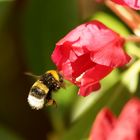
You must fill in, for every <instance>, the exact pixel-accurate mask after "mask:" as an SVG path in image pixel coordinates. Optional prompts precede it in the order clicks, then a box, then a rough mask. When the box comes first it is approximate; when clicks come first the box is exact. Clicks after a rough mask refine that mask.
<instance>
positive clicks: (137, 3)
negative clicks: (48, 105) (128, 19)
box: [112, 0, 140, 10]
mask: <svg viewBox="0 0 140 140" xmlns="http://www.w3.org/2000/svg"><path fill="white" fill-rule="evenodd" d="M112 1H113V2H115V3H117V4H120V5H123V6H129V7H131V8H134V9H137V10H139V9H140V0H112Z"/></svg>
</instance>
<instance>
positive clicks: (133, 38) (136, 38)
mask: <svg viewBox="0 0 140 140" xmlns="http://www.w3.org/2000/svg"><path fill="white" fill-rule="evenodd" d="M125 40H126V42H128V41H129V42H140V37H139V36H135V35H131V36H128V37H125Z"/></svg>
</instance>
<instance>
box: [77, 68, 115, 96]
mask: <svg viewBox="0 0 140 140" xmlns="http://www.w3.org/2000/svg"><path fill="white" fill-rule="evenodd" d="M112 70H113V69H112V68H110V67H106V66H103V65H95V66H94V67H93V68H91V69H90V70H87V71H86V72H85V73H84V74H83V76H82V77H81V80H80V84H79V86H80V90H79V92H78V94H79V95H82V96H87V95H89V94H90V93H91V92H92V91H95V90H97V89H99V88H100V85H99V81H100V80H101V79H103V78H104V77H105V76H106V75H108V74H109V73H110V72H111V71H112Z"/></svg>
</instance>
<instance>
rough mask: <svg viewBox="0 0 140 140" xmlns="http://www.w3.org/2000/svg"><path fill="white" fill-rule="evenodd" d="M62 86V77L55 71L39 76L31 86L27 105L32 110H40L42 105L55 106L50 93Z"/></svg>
mask: <svg viewBox="0 0 140 140" xmlns="http://www.w3.org/2000/svg"><path fill="white" fill-rule="evenodd" d="M62 86H63V77H62V76H61V75H60V74H59V73H58V72H57V71H55V70H50V71H47V72H45V73H44V74H43V75H41V76H39V78H38V80H37V81H36V82H35V83H34V84H33V85H32V87H31V89H30V92H29V95H28V103H29V105H30V106H31V107H32V109H37V110H39V109H41V108H43V107H44V105H45V104H46V105H53V104H56V102H55V100H53V99H52V92H53V91H57V90H59V89H60V88H61V87H62Z"/></svg>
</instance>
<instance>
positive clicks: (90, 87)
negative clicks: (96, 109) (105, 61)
mask: <svg viewBox="0 0 140 140" xmlns="http://www.w3.org/2000/svg"><path fill="white" fill-rule="evenodd" d="M100 87H101V86H100V83H90V84H86V85H83V86H80V89H79V91H78V95H81V96H88V95H89V94H90V93H91V92H93V91H96V90H98V89H100Z"/></svg>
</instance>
